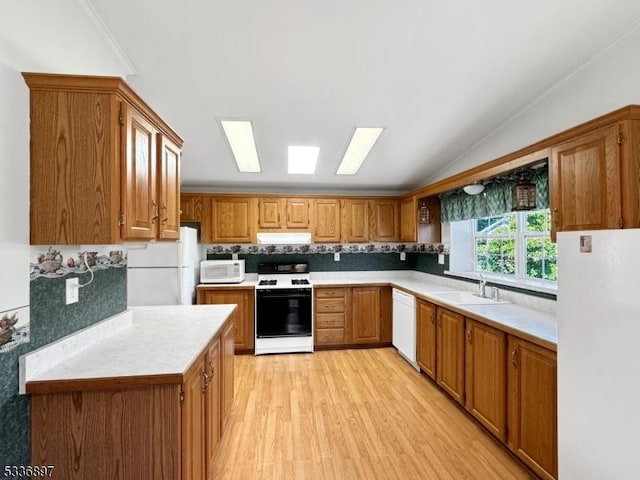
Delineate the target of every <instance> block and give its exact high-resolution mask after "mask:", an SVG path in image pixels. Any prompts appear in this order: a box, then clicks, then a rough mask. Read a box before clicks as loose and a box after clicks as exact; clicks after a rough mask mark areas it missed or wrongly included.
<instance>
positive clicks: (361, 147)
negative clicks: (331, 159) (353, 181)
mask: <svg viewBox="0 0 640 480" xmlns="http://www.w3.org/2000/svg"><path fill="white" fill-rule="evenodd" d="M382 130H384V128H377V127H372V128H369V127H367V128H365V127H358V128H356V130H355V132H353V136H352V137H351V141H350V142H349V146H348V147H347V151H346V152H345V153H344V157H342V162H340V166H339V167H338V171H337V172H336V174H337V175H355V174H356V173H357V172H358V170H359V169H360V167H361V166H362V162H364V159H365V158H367V155H369V152H370V151H371V149H372V148H373V146H374V145H375V143H376V141H377V140H378V137H379V136H380V134H381V133H382Z"/></svg>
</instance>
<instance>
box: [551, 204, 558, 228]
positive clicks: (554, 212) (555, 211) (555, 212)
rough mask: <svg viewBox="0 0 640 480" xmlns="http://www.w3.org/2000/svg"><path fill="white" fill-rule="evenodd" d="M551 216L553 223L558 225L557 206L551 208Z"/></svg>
mask: <svg viewBox="0 0 640 480" xmlns="http://www.w3.org/2000/svg"><path fill="white" fill-rule="evenodd" d="M551 217H552V218H553V224H554V225H555V226H558V209H557V208H554V209H553V215H551Z"/></svg>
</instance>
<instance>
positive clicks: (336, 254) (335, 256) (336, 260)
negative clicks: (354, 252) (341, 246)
mask: <svg viewBox="0 0 640 480" xmlns="http://www.w3.org/2000/svg"><path fill="white" fill-rule="evenodd" d="M333 261H334V262H339V261H340V252H335V253H334V254H333Z"/></svg>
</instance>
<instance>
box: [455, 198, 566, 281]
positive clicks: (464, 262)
mask: <svg viewBox="0 0 640 480" xmlns="http://www.w3.org/2000/svg"><path fill="white" fill-rule="evenodd" d="M550 226H551V215H550V212H549V209H543V210H535V211H527V212H510V213H505V214H502V215H495V216H490V217H484V218H477V219H472V220H463V221H458V222H451V257H450V271H451V273H453V274H460V275H463V276H474V277H477V275H478V274H480V273H482V274H483V275H484V276H485V277H486V278H487V279H488V280H490V281H495V282H496V283H508V284H511V285H514V286H521V287H523V288H531V289H535V290H543V291H546V290H550V291H553V290H555V288H556V281H557V275H558V266H557V250H556V245H555V244H554V243H552V242H551V238H550V235H549V231H550ZM532 287H538V288H532Z"/></svg>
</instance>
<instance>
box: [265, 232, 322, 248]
mask: <svg viewBox="0 0 640 480" xmlns="http://www.w3.org/2000/svg"><path fill="white" fill-rule="evenodd" d="M257 237H258V244H260V245H265V244H267V245H306V244H309V243H311V233H309V232H275V233H274V232H258V234H257Z"/></svg>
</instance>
